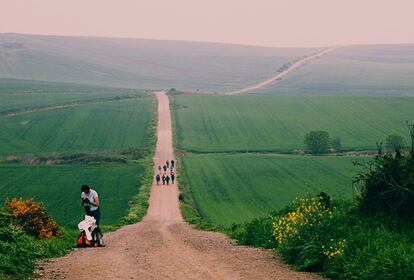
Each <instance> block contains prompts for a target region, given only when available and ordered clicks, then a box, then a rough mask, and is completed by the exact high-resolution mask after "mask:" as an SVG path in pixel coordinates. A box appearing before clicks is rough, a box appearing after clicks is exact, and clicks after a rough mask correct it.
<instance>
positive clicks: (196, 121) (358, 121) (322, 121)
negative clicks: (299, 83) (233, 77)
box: [173, 95, 414, 152]
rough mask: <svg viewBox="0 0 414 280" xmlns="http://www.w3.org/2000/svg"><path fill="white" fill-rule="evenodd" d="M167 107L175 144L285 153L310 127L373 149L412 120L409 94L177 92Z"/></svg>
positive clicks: (404, 133)
mask: <svg viewBox="0 0 414 280" xmlns="http://www.w3.org/2000/svg"><path fill="white" fill-rule="evenodd" d="M173 106H174V114H175V123H176V127H177V135H176V137H177V141H178V148H180V149H183V150H187V151H197V152H219V151H220V152H222V151H278V152H291V151H293V150H295V149H303V148H304V144H303V139H304V136H305V134H306V133H307V132H309V131H311V130H326V131H328V132H329V133H330V135H331V136H333V137H340V138H341V141H342V146H343V148H344V149H355V150H364V149H375V148H376V142H380V141H384V139H385V137H386V136H387V135H388V134H391V133H395V134H399V135H401V136H408V130H407V128H406V121H407V120H414V110H413V108H414V98H412V97H336V96H335V97H332V96H331V97H321V96H313V97H312V96H256V95H246V96H182V97H175V98H174V102H173ZM407 140H408V138H407Z"/></svg>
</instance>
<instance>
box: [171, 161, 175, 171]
mask: <svg viewBox="0 0 414 280" xmlns="http://www.w3.org/2000/svg"><path fill="white" fill-rule="evenodd" d="M174 167H175V161H174V160H173V159H172V160H171V168H172V169H174Z"/></svg>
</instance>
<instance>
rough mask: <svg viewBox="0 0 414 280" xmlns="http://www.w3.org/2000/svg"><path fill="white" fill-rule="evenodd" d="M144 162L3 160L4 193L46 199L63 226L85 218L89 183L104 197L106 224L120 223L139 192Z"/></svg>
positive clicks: (1, 186) (0, 167)
mask: <svg viewBox="0 0 414 280" xmlns="http://www.w3.org/2000/svg"><path fill="white" fill-rule="evenodd" d="M143 175H144V167H143V166H142V165H141V164H133V163H129V164H119V163H108V164H91V165H50V166H48V165H24V164H6V163H0V178H1V180H0V193H1V194H2V195H1V199H2V200H3V199H4V198H5V197H10V198H12V197H23V198H30V197H34V198H35V199H36V200H38V201H42V202H43V203H44V204H45V205H46V208H47V209H48V211H49V212H50V213H51V214H52V216H53V217H54V218H55V219H56V220H57V222H58V223H59V224H60V225H65V226H74V225H76V224H77V223H79V221H81V220H82V219H83V218H82V213H83V209H82V206H81V205H80V186H81V185H82V184H89V185H90V186H91V187H92V188H93V189H95V190H96V191H97V192H98V194H99V196H100V198H101V215H102V224H117V223H120V218H121V217H123V216H124V215H125V214H126V213H127V211H128V208H129V204H128V202H129V200H130V199H131V198H132V197H133V196H134V195H136V194H137V193H138V191H139V188H140V184H141V182H142V179H141V178H142V176H143Z"/></svg>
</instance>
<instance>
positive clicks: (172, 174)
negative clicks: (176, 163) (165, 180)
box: [171, 172, 175, 185]
mask: <svg viewBox="0 0 414 280" xmlns="http://www.w3.org/2000/svg"><path fill="white" fill-rule="evenodd" d="M174 179H175V175H174V172H171V183H172V184H173V185H174Z"/></svg>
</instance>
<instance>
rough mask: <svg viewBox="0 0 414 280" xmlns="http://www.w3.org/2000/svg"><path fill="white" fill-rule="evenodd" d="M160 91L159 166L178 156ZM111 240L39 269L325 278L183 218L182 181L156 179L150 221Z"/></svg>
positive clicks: (89, 274) (47, 274)
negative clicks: (167, 183)
mask: <svg viewBox="0 0 414 280" xmlns="http://www.w3.org/2000/svg"><path fill="white" fill-rule="evenodd" d="M155 95H156V97H157V100H158V114H159V115H158V116H159V119H158V142H157V148H156V154H155V157H154V163H155V165H154V168H155V167H157V166H158V165H160V163H162V162H165V160H167V159H170V160H171V159H172V158H174V154H173V147H172V131H171V117H170V116H171V115H170V108H169V100H168V97H167V95H166V94H165V92H156V93H155ZM156 172H157V171H156ZM103 207H104V206H103ZM105 239H106V244H107V246H106V247H105V248H90V249H76V250H74V251H73V252H71V253H70V254H68V255H67V256H65V257H62V258H58V259H52V260H49V261H46V262H44V263H42V264H40V265H39V267H38V269H37V273H38V274H40V275H41V276H40V278H41V279H88V280H90V279H321V278H320V277H319V276H317V275H315V274H310V273H300V272H295V271H293V270H292V269H291V268H290V267H289V266H287V265H284V264H283V263H282V262H281V261H280V260H279V259H278V258H277V256H275V254H274V253H272V252H269V251H266V250H262V249H255V248H250V247H245V246H237V245H235V244H234V242H233V241H232V240H230V239H229V238H227V237H226V236H225V235H223V234H220V233H216V232H207V231H200V230H196V229H194V228H193V227H192V226H190V225H188V224H187V223H185V222H184V221H183V219H182V217H181V213H180V210H179V202H178V188H177V185H173V186H169V187H161V186H156V185H155V184H154V185H153V186H152V190H151V198H150V206H149V208H148V214H147V216H146V217H145V218H144V220H143V221H142V222H140V223H137V224H133V225H128V226H124V227H122V228H121V229H119V230H117V231H115V232H112V233H109V234H106V235H105Z"/></svg>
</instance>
